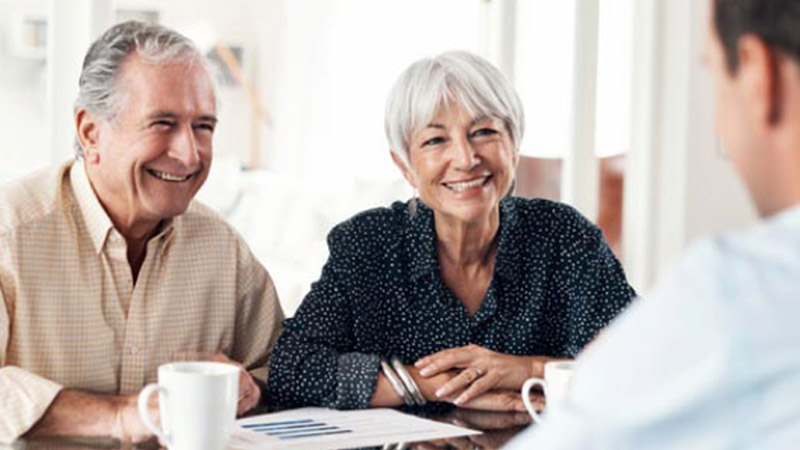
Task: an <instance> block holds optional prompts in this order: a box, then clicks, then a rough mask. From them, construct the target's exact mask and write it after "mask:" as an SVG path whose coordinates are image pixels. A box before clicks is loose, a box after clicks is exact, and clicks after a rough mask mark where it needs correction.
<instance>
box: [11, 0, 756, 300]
mask: <svg viewBox="0 0 800 450" xmlns="http://www.w3.org/2000/svg"><path fill="white" fill-rule="evenodd" d="M705 4H706V0H701V1H696V0H670V1H669V2H666V1H660V0H558V1H552V0H227V1H219V0H171V1H169V2H163V1H155V0H0V184H2V183H8V182H13V180H14V179H15V178H17V177H20V176H23V175H25V174H27V173H30V172H31V171H33V170H36V169H39V168H43V167H46V166H49V165H53V164H57V163H60V162H62V161H65V160H67V159H69V158H71V157H73V151H72V141H73V134H74V132H73V122H72V103H73V101H74V99H75V95H76V93H77V79H78V75H79V73H80V66H81V61H82V58H83V55H84V53H85V52H86V49H87V48H88V46H89V44H90V43H91V42H92V40H94V39H95V38H96V37H97V36H98V35H99V34H101V33H102V32H103V31H104V30H105V29H107V28H108V27H109V26H111V25H112V24H114V23H116V22H119V21H124V20H128V19H137V20H142V21H149V22H156V23H161V24H163V25H167V26H169V27H172V28H174V29H176V30H178V31H180V32H182V33H183V34H185V35H187V36H188V37H190V38H192V39H193V40H194V41H195V42H196V43H197V45H198V46H199V47H200V48H201V50H202V51H203V52H205V53H206V54H207V55H208V57H209V58H210V59H211V60H212V61H213V62H214V63H215V66H216V67H217V69H218V76H219V82H220V85H221V90H220V99H219V100H220V105H221V109H220V111H219V117H220V125H219V127H218V128H217V133H216V136H215V142H214V144H215V159H214V164H213V167H212V173H211V176H210V177H209V180H208V182H207V183H206V185H205V186H204V187H203V189H202V191H201V193H200V194H199V198H200V199H201V200H202V201H204V202H205V203H207V204H209V205H210V206H212V207H213V208H215V209H217V210H218V211H220V212H221V213H222V214H224V215H225V216H226V217H227V218H228V219H229V220H230V221H231V223H232V224H233V225H234V226H235V227H236V228H237V230H238V231H239V232H240V233H241V234H242V235H243V236H244V237H245V239H246V240H247V241H248V243H249V244H250V246H251V247H252V249H253V251H254V252H255V254H256V255H257V256H258V258H259V259H260V260H261V262H262V263H263V264H264V265H265V266H266V267H267V269H268V270H269V271H270V273H271V274H272V276H273V279H274V280H275V283H276V285H277V288H278V291H279V295H280V297H281V301H282V303H283V305H284V308H285V309H286V311H287V314H293V312H294V310H295V309H296V306H297V304H298V303H299V302H300V300H301V299H302V296H303V295H304V294H305V293H306V292H307V291H308V289H309V285H310V283H311V282H312V281H314V280H315V279H316V278H317V277H318V276H319V273H320V269H321V267H322V265H323V264H324V261H325V259H326V257H327V248H326V244H325V236H326V234H327V232H328V231H329V230H330V228H331V227H332V226H333V225H335V224H336V223H338V222H340V221H342V220H344V219H346V218H348V217H349V216H351V215H352V214H354V213H356V212H358V211H360V210H363V209H366V208H369V207H374V206H385V205H388V204H389V203H391V202H392V201H394V200H406V199H408V198H409V197H410V195H411V190H410V189H409V188H408V186H407V185H406V183H405V182H404V180H403V179H402V177H401V175H400V172H399V171H398V170H397V169H396V168H395V167H394V166H393V164H392V162H391V159H390V157H389V149H388V144H387V142H386V138H385V136H384V133H383V108H384V102H385V98H386V95H387V93H388V91H389V89H390V87H391V85H392V84H393V82H394V80H395V78H396V77H397V76H398V75H399V74H400V72H401V71H402V70H403V69H404V68H405V67H407V66H408V65H409V64H411V63H412V62H414V61H415V60H417V59H419V58H421V57H425V56H432V55H435V54H436V53H439V52H442V51H446V50H452V49H462V50H468V51H472V52H475V53H478V54H480V55H482V56H484V57H486V58H488V59H489V60H490V61H492V62H493V63H494V64H495V65H497V66H498V67H499V68H500V69H501V70H502V71H503V72H504V73H505V74H506V75H507V76H508V77H509V78H510V79H511V80H512V82H513V84H514V85H515V86H516V88H517V89H518V92H519V93H520V95H521V97H522V100H523V103H524V106H525V113H526V120H527V123H526V135H525V138H524V140H523V141H522V143H521V151H522V155H523V158H522V159H521V162H520V166H519V169H518V173H517V192H516V195H520V196H525V197H544V198H550V199H556V200H561V201H564V202H567V203H570V204H572V205H573V206H575V207H577V208H578V209H579V210H581V211H582V212H583V213H584V214H585V215H587V217H589V218H590V219H591V220H592V221H595V222H596V223H598V225H599V226H600V227H601V228H602V230H603V232H604V234H605V236H606V238H607V239H608V241H609V242H610V243H611V245H612V248H613V249H614V251H615V252H616V253H617V255H618V256H619V257H620V259H621V260H622V261H623V264H624V265H625V269H626V271H627V273H628V276H629V278H630V280H631V282H632V284H633V285H634V286H635V287H636V288H637V289H639V290H640V291H643V290H646V289H647V287H649V286H650V285H651V284H652V282H653V281H654V280H655V279H656V278H657V277H658V275H659V274H660V273H661V272H663V270H664V269H665V268H667V267H669V265H670V264H671V263H672V262H673V260H674V259H675V258H676V257H677V256H678V255H679V254H680V253H681V251H682V250H683V249H684V248H685V247H686V246H687V245H688V244H689V243H690V242H691V241H692V240H693V239H695V238H696V237H698V236H701V235H705V234H707V233H710V232H714V231H718V230H721V229H728V228H731V227H739V226H742V225H745V224H748V223H751V222H752V221H753V220H754V212H753V209H752V207H751V206H750V205H749V202H748V200H747V197H746V194H745V192H744V190H743V188H742V186H741V184H740V183H739V181H738V180H737V179H736V177H735V174H734V173H733V168H732V166H731V165H730V163H729V162H727V161H726V160H724V159H723V158H722V157H721V156H719V155H718V152H716V151H715V148H716V147H717V140H716V137H715V134H714V129H713V124H714V118H713V89H712V86H711V81H710V79H709V76H708V75H707V74H706V73H705V72H704V70H703V68H702V67H701V64H700V62H699V61H700V55H701V53H702V48H703V45H704V39H705V35H706V33H707V32H708V31H707V23H706V22H707V18H706V16H705V14H706V7H705Z"/></svg>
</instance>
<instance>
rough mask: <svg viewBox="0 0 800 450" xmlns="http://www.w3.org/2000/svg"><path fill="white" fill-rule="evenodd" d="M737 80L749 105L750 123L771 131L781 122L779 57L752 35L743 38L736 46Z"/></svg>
mask: <svg viewBox="0 0 800 450" xmlns="http://www.w3.org/2000/svg"><path fill="white" fill-rule="evenodd" d="M737 52H738V53H739V55H738V56H739V67H738V71H737V77H736V78H737V80H738V83H739V86H740V88H741V92H742V94H743V96H744V100H745V101H746V103H747V105H749V108H748V111H749V114H750V115H751V119H753V120H752V123H754V124H758V126H759V127H762V126H763V127H770V126H772V125H775V124H776V123H778V122H779V121H780V120H781V116H782V114H783V111H782V105H781V95H782V92H781V74H780V71H779V67H778V61H777V57H778V55H776V54H775V52H774V51H772V50H771V49H770V48H769V47H768V46H767V44H766V43H764V41H763V40H761V39H760V38H758V37H756V36H754V35H745V36H743V37H741V38H740V39H739V43H738V45H737Z"/></svg>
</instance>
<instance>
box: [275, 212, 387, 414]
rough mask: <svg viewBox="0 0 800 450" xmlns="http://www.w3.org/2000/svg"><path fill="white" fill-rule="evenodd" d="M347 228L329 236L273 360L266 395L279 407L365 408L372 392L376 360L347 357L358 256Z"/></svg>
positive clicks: (355, 354) (357, 355)
mask: <svg viewBox="0 0 800 450" xmlns="http://www.w3.org/2000/svg"><path fill="white" fill-rule="evenodd" d="M356 235H357V233H352V232H348V227H347V226H346V225H340V226H337V227H336V228H334V230H333V231H331V233H330V235H329V236H328V247H329V249H330V256H329V258H328V261H327V263H326V264H325V266H324V267H323V269H322V276H321V277H320V279H319V280H318V281H317V282H315V283H313V284H312V286H311V291H310V292H309V293H308V295H306V297H305V299H303V302H302V304H301V305H300V308H299V309H298V311H297V313H296V314H295V316H294V318H292V319H287V320H286V321H285V322H284V326H285V329H284V331H283V334H282V335H281V337H280V339H279V340H278V343H277V346H276V347H275V351H274V353H273V356H272V361H271V369H270V379H269V395H270V398H271V400H272V401H273V402H275V403H277V404H278V405H280V406H282V407H299V406H324V407H330V408H337V409H358V408H366V407H367V406H368V405H369V401H370V399H371V398H372V394H373V392H374V391H375V387H376V383H377V379H378V370H379V367H380V359H379V357H378V356H377V355H372V354H364V353H358V352H354V351H352V349H353V345H354V344H353V342H354V339H353V314H356V313H357V312H356V311H354V310H353V308H354V305H353V302H352V300H353V299H352V297H353V296H354V295H353V286H352V284H353V283H354V282H355V281H354V280H355V279H357V277H354V275H356V271H357V270H358V267H357V265H356V264H355V261H357V260H358V259H359V258H358V254H357V250H355V248H357V246H354V245H353V239H355V238H357V236H356Z"/></svg>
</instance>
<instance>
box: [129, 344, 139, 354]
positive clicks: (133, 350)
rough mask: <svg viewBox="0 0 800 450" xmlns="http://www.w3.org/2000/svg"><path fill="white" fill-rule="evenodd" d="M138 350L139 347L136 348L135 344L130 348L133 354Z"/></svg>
mask: <svg viewBox="0 0 800 450" xmlns="http://www.w3.org/2000/svg"><path fill="white" fill-rule="evenodd" d="M137 351H138V349H137V348H136V346H135V345H131V349H130V353H131V355H135V354H136V352H137Z"/></svg>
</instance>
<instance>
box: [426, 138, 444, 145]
mask: <svg viewBox="0 0 800 450" xmlns="http://www.w3.org/2000/svg"><path fill="white" fill-rule="evenodd" d="M442 142H444V138H442V137H438V136H437V137H435V138H430V139H428V140H427V141H425V142H423V143H422V147H428V146H430V145H438V144H441V143H442Z"/></svg>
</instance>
